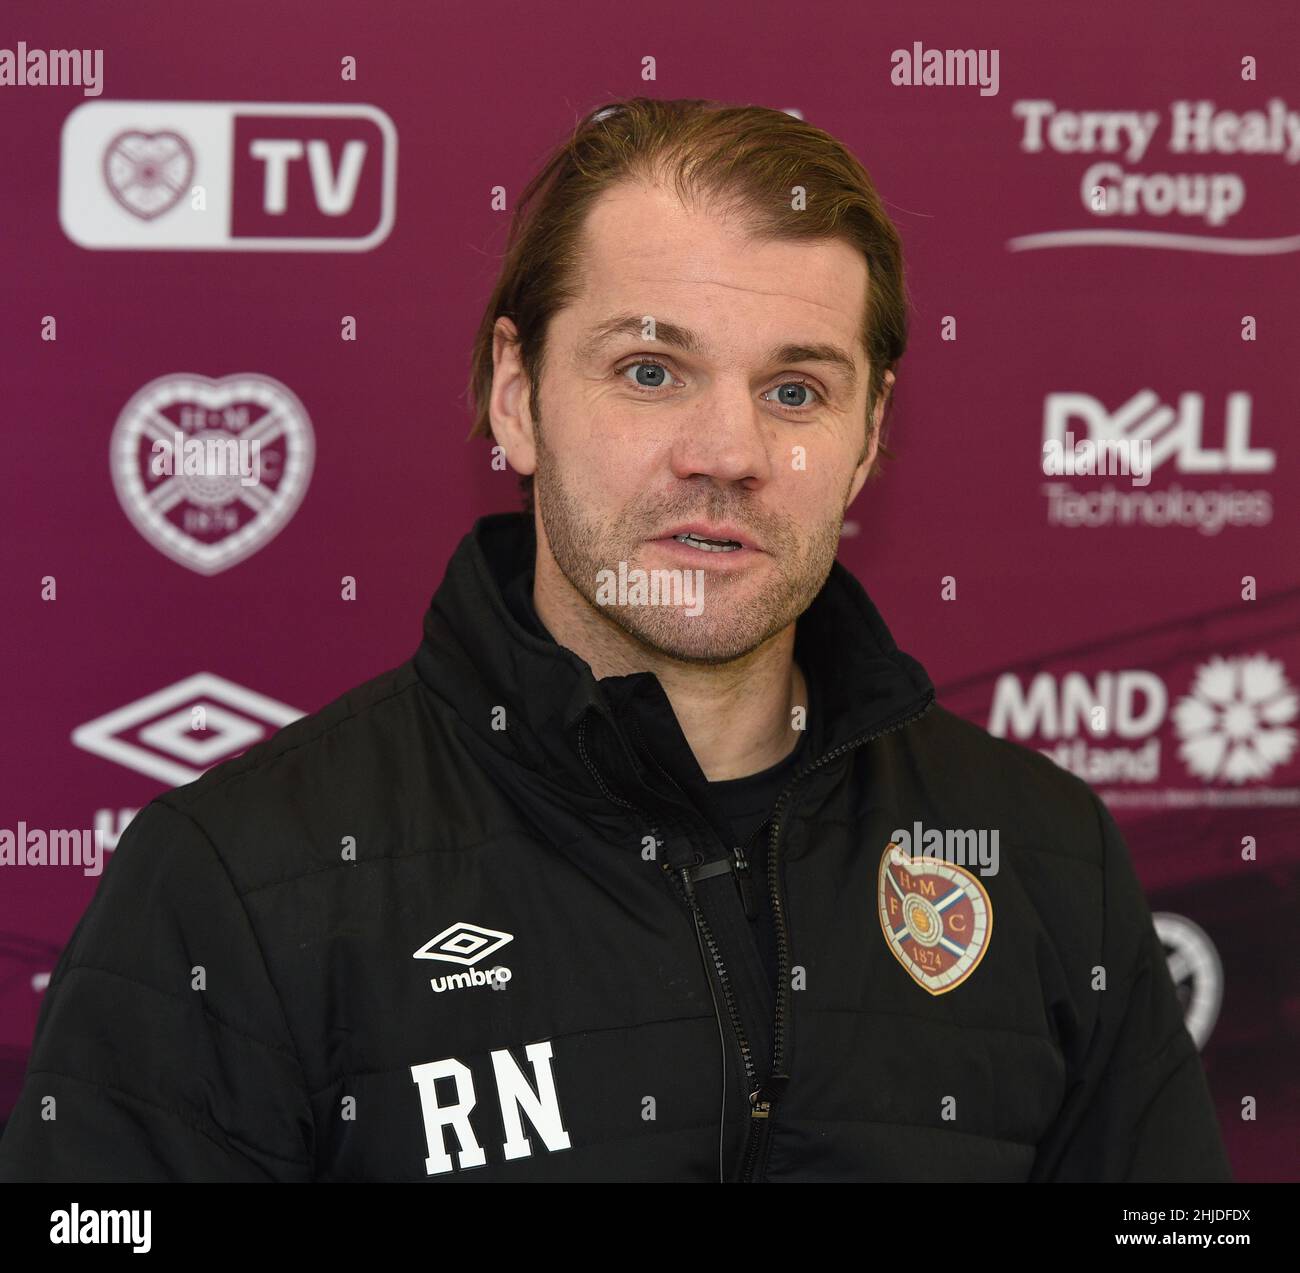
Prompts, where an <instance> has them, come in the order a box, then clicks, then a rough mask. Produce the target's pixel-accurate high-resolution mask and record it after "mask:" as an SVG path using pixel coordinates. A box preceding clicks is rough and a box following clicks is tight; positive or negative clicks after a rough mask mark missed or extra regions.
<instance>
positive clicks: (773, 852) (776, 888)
mask: <svg viewBox="0 0 1300 1273" xmlns="http://www.w3.org/2000/svg"><path fill="white" fill-rule="evenodd" d="M933 706H934V694H933V692H931V693H930V694H928V695H927V696H926V700H925V703H924V705H923V706H922V707H921V708H920V710H919V711H914V712H911V713H909V714H907V715H905V716H900V717H896V718H895V719H893V720H891V721H889V722H887V723H886V724H885V725H882V726H881V727H880V728H879V729H877V730H874V731H873V732H871V733H867V734H863V735H860V736H858V737H857V738H851V739H849V741H848V742H846V743H841V744H840V746H838V747H835V748H833V749H832V750H831V751H828V752H827V753H826V754H825V755H824V756H822V757H821V758H820V759H818V760H815V761H814V762H813V763H812V764H811V765H809V766H808V767H807V768H805V769H801V770H800V771H799V772H798V773H797V774H795V776H794V777H793V778H791V779H790V781H789V783H788V784H787V786H786V788H785V790H784V791H783V792H781V794H780V796H779V797H778V798H777V802H776V806H775V808H774V809H773V811H772V818H771V833H770V836H769V838H768V851H767V888H768V898H769V900H770V902H771V904H772V919H773V922H774V924H775V927H776V1019H775V1020H774V1021H773V1023H772V1074H771V1076H770V1077H769V1078H768V1079H767V1080H766V1081H765V1082H763V1083H760V1084H758V1085H757V1086H756V1087H754V1088H753V1089H752V1090H751V1091H750V1094H749V1105H750V1111H749V1112H750V1119H749V1138H748V1140H747V1142H746V1145H745V1158H744V1164H743V1166H742V1168H741V1172H740V1179H741V1181H742V1182H752V1181H753V1179H754V1169H755V1167H756V1166H757V1163H758V1158H759V1151H760V1149H762V1148H763V1147H764V1146H765V1145H766V1144H767V1143H768V1141H769V1139H770V1136H771V1125H772V1115H773V1113H774V1111H775V1108H776V1104H777V1101H778V1100H779V1098H780V1097H781V1095H782V1093H783V1092H784V1091H785V1088H786V1085H787V1084H788V1083H789V1081H790V1076H789V1075H788V1074H783V1073H782V1072H781V1065H782V1063H783V1061H784V1059H785V1012H786V1007H787V1000H788V998H789V993H790V942H789V937H788V935H787V932H786V924H785V909H784V907H783V906H782V904H781V885H780V877H781V871H780V858H779V854H780V845H781V813H782V809H783V807H784V806H785V804H786V802H787V801H788V800H789V798H790V796H791V794H792V793H793V791H794V789H795V787H797V786H798V785H799V783H800V782H801V781H802V780H803V779H804V778H805V777H807V776H808V774H810V773H813V772H815V771H816V770H818V769H820V768H821V767H822V766H823V765H826V764H829V763H830V762H831V761H832V760H835V759H836V758H837V757H839V756H842V755H843V754H844V753H845V752H848V751H852V750H853V748H855V747H861V746H863V745H864V744H865V743H870V742H874V741H875V740H876V739H877V738H883V737H884V736H885V735H886V734H892V733H894V732H895V731H896V730H899V729H902V728H903V727H904V726H905V725H910V724H911V723H912V722H913V721H914V720H919V719H920V718H921V717H922V716H924V715H925V714H926V712H928V711H929V710H930V708H931V707H933Z"/></svg>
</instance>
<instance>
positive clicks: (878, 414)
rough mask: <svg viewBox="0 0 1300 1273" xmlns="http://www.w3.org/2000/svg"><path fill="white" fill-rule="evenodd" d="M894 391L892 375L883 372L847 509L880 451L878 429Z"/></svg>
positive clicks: (854, 473) (850, 489) (850, 490)
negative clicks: (879, 390)
mask: <svg viewBox="0 0 1300 1273" xmlns="http://www.w3.org/2000/svg"><path fill="white" fill-rule="evenodd" d="M893 389H894V373H893V372H892V371H887V372H885V383H884V387H883V388H882V389H881V392H880V398H879V399H878V401H877V402H876V409H875V411H874V412H873V413H872V420H871V441H870V442H869V443H868V445H867V449H866V452H865V454H864V455H863V457H862V460H861V462H860V463H859V464H858V467H857V468H856V469H855V470H854V472H853V484H852V485H851V486H850V487H849V498H848V501H847V502H846V504H845V507H846V508H847V507H848V505H849V504H852V503H853V501H854V500H855V499H857V498H858V492H859V491H861V490H862V485H863V483H864V482H865V481H866V480H867V475H868V474H869V473H870V472H871V466H872V465H873V464H874V463H875V462H876V452H877V451H879V449H880V428H881V425H882V424H883V423H884V419H885V407H886V405H887V404H888V402H889V395H890V394H891V393H892V392H893Z"/></svg>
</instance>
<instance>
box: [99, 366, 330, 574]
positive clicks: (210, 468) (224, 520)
mask: <svg viewBox="0 0 1300 1273" xmlns="http://www.w3.org/2000/svg"><path fill="white" fill-rule="evenodd" d="M109 451H110V467H111V470H112V475H113V487H114V489H115V490H116V491H117V498H118V501H119V503H120V504H121V505H122V508H123V511H124V512H125V513H126V515H127V517H129V518H130V519H131V522H132V524H133V525H134V526H135V528H136V530H138V531H139V532H140V534H141V535H143V536H144V537H145V539H147V540H148V541H149V542H150V543H151V544H152V545H153V546H154V547H155V548H156V549H158V551H159V552H161V553H164V554H165V555H166V556H168V557H170V558H171V559H172V560H173V561H176V562H179V563H180V564H181V565H182V566H186V567H188V568H189V569H190V570H193V571H196V572H197V573H198V574H201V575H215V574H218V573H220V572H221V571H223V570H227V569H229V568H230V567H231V566H233V565H235V564H236V563H238V562H241V561H243V560H244V559H245V558H247V557H249V556H251V555H252V554H253V553H255V552H257V550H258V549H259V548H263V547H265V545H266V544H267V543H269V542H270V541H271V540H272V539H273V538H274V537H275V536H276V535H278V534H279V533H280V531H281V530H283V529H284V527H285V525H286V524H287V523H288V521H289V519H290V518H291V517H292V516H293V515H294V513H295V512H296V511H297V509H298V506H299V504H301V503H302V498H303V496H304V495H305V494H306V491H307V484H308V482H309V481H310V479H311V472H312V464H313V461H314V458H315V451H316V444H315V435H314V433H313V432H312V427H311V421H310V419H308V416H307V412H306V409H305V408H304V407H303V405H302V403H301V402H299V401H298V399H297V397H296V396H295V395H294V394H293V393H291V392H290V390H289V389H287V388H286V387H285V386H284V385H282V384H281V383H280V382H279V381H278V380H272V379H271V378H270V377H269V376H259V375H254V374H252V373H244V374H240V375H234V376H226V377H225V378H224V379H221V380H210V379H208V377H207V376H199V375H192V374H177V375H171V376H162V377H160V378H159V379H157V380H153V381H150V383H149V384H147V385H145V386H144V388H143V389H141V390H140V391H139V392H138V393H136V394H135V396H134V397H133V398H132V399H131V401H130V402H128V403H127V404H126V406H125V407H123V409H122V413H121V415H119V416H118V419H117V424H116V426H115V427H114V429H113V437H112V441H111V443H110V446H109Z"/></svg>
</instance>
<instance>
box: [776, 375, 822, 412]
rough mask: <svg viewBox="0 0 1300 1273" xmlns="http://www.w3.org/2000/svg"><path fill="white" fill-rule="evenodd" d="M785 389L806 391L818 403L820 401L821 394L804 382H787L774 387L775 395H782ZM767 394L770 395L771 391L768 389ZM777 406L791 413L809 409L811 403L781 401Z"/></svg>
mask: <svg viewBox="0 0 1300 1273" xmlns="http://www.w3.org/2000/svg"><path fill="white" fill-rule="evenodd" d="M787 389H806V390H807V391H808V392H809V393H810V394H812V395H813V397H814V398H816V399H817V401H818V402H820V401H821V394H819V393H818V392H817V390H816V389H814V388H813V387H812V385H810V384H809V383H808V382H807V381H806V380H787V381H786V382H785V384H783V385H777V386H776V392H777V393H784V392H785V391H786V390H787ZM767 392H768V393H771V392H772V390H771V389H769V390H768V391H767ZM777 405H778V406H782V407H789V408H790V409H791V410H792V411H801V410H803V409H805V408H806V407H811V406H812V405H813V404H812V403H811V402H784V401H783V402H779V403H778V404H777Z"/></svg>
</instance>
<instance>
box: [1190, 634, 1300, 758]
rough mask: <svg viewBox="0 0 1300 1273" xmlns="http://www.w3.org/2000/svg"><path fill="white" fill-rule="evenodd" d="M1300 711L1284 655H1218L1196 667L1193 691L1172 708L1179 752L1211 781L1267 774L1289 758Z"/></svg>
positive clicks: (1294, 744)
mask: <svg viewBox="0 0 1300 1273" xmlns="http://www.w3.org/2000/svg"><path fill="white" fill-rule="evenodd" d="M1297 711H1300V702H1298V701H1297V698H1296V693H1295V690H1293V689H1292V688H1291V686H1290V684H1289V683H1288V682H1287V679H1286V675H1285V673H1284V672H1283V671H1282V662H1281V660H1280V659H1270V658H1268V657H1267V656H1266V655H1263V654H1253V655H1250V656H1242V657H1239V658H1231V659H1225V658H1220V657H1218V656H1216V657H1214V658H1212V659H1211V660H1210V661H1209V662H1208V663H1204V664H1202V665H1201V666H1200V667H1199V668H1198V669H1197V671H1196V682H1195V684H1194V685H1193V686H1192V692H1191V693H1190V694H1188V695H1187V696H1186V697H1185V698H1182V699H1180V700H1179V702H1178V706H1177V707H1175V708H1174V710H1173V720H1174V728H1175V729H1176V730H1177V732H1178V736H1179V737H1180V738H1181V739H1182V743H1181V745H1180V746H1179V749H1178V754H1179V755H1180V756H1181V757H1182V758H1183V761H1184V762H1185V763H1186V765H1187V767H1188V769H1190V770H1191V771H1192V773H1194V774H1195V775H1196V776H1197V777H1198V778H1204V779H1205V780H1206V781H1207V782H1209V781H1212V780H1213V779H1216V778H1218V779H1223V780H1225V781H1227V782H1233V783H1243V782H1248V781H1250V780H1251V779H1253V778H1267V777H1268V775H1269V774H1270V773H1272V771H1273V770H1274V769H1275V768H1276V767H1277V766H1278V765H1284V764H1286V762H1287V761H1288V760H1290V759H1291V753H1292V752H1293V751H1295V746H1296V731H1295V730H1294V729H1293V728H1292V727H1291V725H1290V724H1289V722H1290V721H1293V720H1295V718H1296V713H1297Z"/></svg>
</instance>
